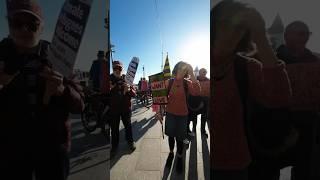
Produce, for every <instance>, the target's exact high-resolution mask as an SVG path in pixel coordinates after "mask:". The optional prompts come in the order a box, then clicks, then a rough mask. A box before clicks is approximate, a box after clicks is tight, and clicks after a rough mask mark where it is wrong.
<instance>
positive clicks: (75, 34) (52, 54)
mask: <svg viewBox="0 0 320 180" xmlns="http://www.w3.org/2000/svg"><path fill="white" fill-rule="evenodd" d="M91 4H92V0H66V1H65V3H64V5H63V7H62V9H61V12H60V15H59V18H58V22H57V24H56V28H55V32H54V35H53V38H52V41H51V44H50V48H49V54H48V59H49V60H50V61H51V62H52V64H53V68H54V69H55V70H56V71H58V72H60V73H62V74H63V75H64V76H67V77H68V76H70V75H71V74H72V72H73V67H74V64H75V62H76V58H77V54H78V50H79V47H80V43H81V40H82V37H83V34H84V31H85V27H86V25H87V21H88V18H89V14H90V9H91Z"/></svg>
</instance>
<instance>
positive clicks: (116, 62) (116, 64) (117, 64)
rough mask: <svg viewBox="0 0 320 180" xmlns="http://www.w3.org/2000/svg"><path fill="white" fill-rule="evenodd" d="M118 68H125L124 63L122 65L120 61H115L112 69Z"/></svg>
mask: <svg viewBox="0 0 320 180" xmlns="http://www.w3.org/2000/svg"><path fill="white" fill-rule="evenodd" d="M117 66H119V67H123V66H122V63H121V62H120V61H113V63H112V67H113V68H114V67H117Z"/></svg>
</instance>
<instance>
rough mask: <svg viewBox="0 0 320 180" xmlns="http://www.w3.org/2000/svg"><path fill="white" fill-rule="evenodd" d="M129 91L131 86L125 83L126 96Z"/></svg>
mask: <svg viewBox="0 0 320 180" xmlns="http://www.w3.org/2000/svg"><path fill="white" fill-rule="evenodd" d="M128 91H130V85H129V84H127V83H125V84H124V91H123V92H124V94H126V93H127V92H128Z"/></svg>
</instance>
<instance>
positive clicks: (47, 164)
mask: <svg viewBox="0 0 320 180" xmlns="http://www.w3.org/2000/svg"><path fill="white" fill-rule="evenodd" d="M7 19H8V24H9V36H8V37H6V38H4V39H3V40H2V41H1V42H0V85H2V86H3V87H2V88H1V89H0V119H1V123H2V125H1V127H0V133H1V135H0V138H1V142H2V147H4V148H2V149H1V152H2V154H3V158H2V163H3V164H5V169H2V172H3V173H4V174H2V176H3V177H10V179H31V177H32V174H34V175H35V178H36V179H37V180H38V179H39V180H40V179H47V180H65V179H67V177H68V174H69V152H70V145H71V138H70V136H71V134H70V121H69V113H80V112H81V111H82V110H83V108H84V103H83V100H82V95H83V94H82V90H81V87H80V85H78V84H77V83H76V82H75V81H74V80H73V79H69V78H66V77H64V76H63V75H62V74H60V73H59V72H57V71H55V70H54V69H52V65H51V64H52V63H51V62H50V61H49V60H48V58H47V55H48V47H49V44H50V43H49V42H47V41H44V40H40V34H41V33H42V30H43V28H44V20H43V14H42V12H41V7H40V6H39V4H38V3H37V2H36V1H34V0H24V1H21V0H7Z"/></svg>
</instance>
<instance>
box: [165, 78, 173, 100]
mask: <svg viewBox="0 0 320 180" xmlns="http://www.w3.org/2000/svg"><path fill="white" fill-rule="evenodd" d="M173 82H174V78H171V79H169V85H168V93H167V95H168V96H169V93H170V91H171V88H172V85H173Z"/></svg>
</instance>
